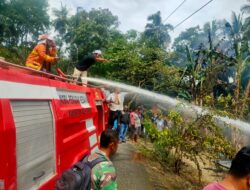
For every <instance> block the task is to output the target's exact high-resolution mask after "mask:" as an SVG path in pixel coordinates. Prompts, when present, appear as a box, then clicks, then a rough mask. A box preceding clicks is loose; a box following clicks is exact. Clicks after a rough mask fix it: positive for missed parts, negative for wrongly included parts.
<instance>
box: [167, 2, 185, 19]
mask: <svg viewBox="0 0 250 190" xmlns="http://www.w3.org/2000/svg"><path fill="white" fill-rule="evenodd" d="M186 1H187V0H184V1H182V3H181V4H180V5H179V6H178V7H177V8H176V9H175V10H174V11H173V12H172V13H170V14H169V15H168V16H167V18H165V20H164V21H163V22H162V23H164V22H166V21H167V20H168V19H169V17H171V16H172V15H173V14H174V13H175V12H176V11H177V10H178V9H179V8H180V7H181V6H182V5H183V4H184V3H185V2H186Z"/></svg>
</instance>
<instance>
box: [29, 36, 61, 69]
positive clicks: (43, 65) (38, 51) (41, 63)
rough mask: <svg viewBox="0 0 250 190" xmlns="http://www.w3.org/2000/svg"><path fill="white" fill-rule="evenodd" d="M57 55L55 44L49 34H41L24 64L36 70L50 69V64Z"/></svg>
mask: <svg viewBox="0 0 250 190" xmlns="http://www.w3.org/2000/svg"><path fill="white" fill-rule="evenodd" d="M58 59H59V58H58V57H57V49H56V44H55V42H54V40H53V38H51V37H50V36H49V35H47V34H43V35H40V36H39V37H38V43H37V45H36V46H35V48H34V49H33V50H32V52H31V53H30V54H29V56H28V58H27V60H26V66H27V67H30V68H32V69H35V70H38V71H45V72H50V71H51V64H52V63H55V62H56V61H57V60H58Z"/></svg>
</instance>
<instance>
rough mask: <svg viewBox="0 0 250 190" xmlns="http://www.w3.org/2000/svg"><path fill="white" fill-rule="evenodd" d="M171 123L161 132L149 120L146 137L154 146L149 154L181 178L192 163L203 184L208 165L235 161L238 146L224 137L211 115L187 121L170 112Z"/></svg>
mask: <svg viewBox="0 0 250 190" xmlns="http://www.w3.org/2000/svg"><path fill="white" fill-rule="evenodd" d="M168 122H169V123H171V124H170V125H168V127H167V128H165V129H164V130H162V131H158V130H157V128H156V126H155V124H153V123H152V122H151V121H150V119H146V121H145V128H146V131H147V136H148V137H149V139H150V140H151V142H152V143H153V147H154V148H153V149H152V150H151V151H150V150H149V151H146V152H149V153H147V154H148V156H152V157H154V158H155V159H157V160H158V161H159V162H160V163H161V164H162V166H164V167H165V168H166V169H169V168H170V169H172V171H173V172H174V173H176V174H178V175H180V174H181V172H182V170H183V169H184V167H185V165H186V164H187V161H189V162H192V163H193V164H194V165H195V166H196V171H197V176H198V181H199V182H201V177H202V168H203V167H204V165H205V164H208V162H209V161H210V164H211V163H212V161H214V160H216V159H221V158H222V155H223V158H224V159H225V158H232V156H233V155H234V154H235V149H234V148H233V147H235V146H233V145H232V144H231V143H229V141H227V140H226V139H225V138H224V137H223V135H222V132H221V129H220V128H219V127H218V126H216V124H215V123H214V122H213V117H212V116H211V115H203V116H198V117H197V118H196V119H195V120H194V121H187V120H185V119H184V118H182V117H181V116H180V114H179V113H177V112H174V111H170V112H169V114H168ZM145 148H146V149H147V147H145Z"/></svg>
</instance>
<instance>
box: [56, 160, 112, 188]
mask: <svg viewBox="0 0 250 190" xmlns="http://www.w3.org/2000/svg"><path fill="white" fill-rule="evenodd" d="M104 161H107V159H105V158H104V157H99V158H97V159H95V160H93V161H92V162H89V161H88V156H86V157H85V158H84V159H83V160H81V161H79V162H77V163H76V164H75V165H74V166H72V167H71V168H70V169H68V170H66V171H65V172H63V174H62V176H61V177H60V178H59V179H58V180H57V182H56V187H55V189H56V190H90V189H91V169H92V168H93V167H94V166H95V165H96V164H98V163H100V162H104Z"/></svg>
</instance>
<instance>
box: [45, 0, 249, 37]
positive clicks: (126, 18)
mask: <svg viewBox="0 0 250 190" xmlns="http://www.w3.org/2000/svg"><path fill="white" fill-rule="evenodd" d="M182 1H183V0H70V1H68V0H49V3H50V5H51V6H52V7H60V2H62V3H63V4H64V5H65V4H66V5H67V7H68V8H69V9H70V11H71V12H75V10H76V8H77V7H83V8H84V9H86V10H90V9H91V8H99V7H101V8H108V9H109V10H110V11H111V12H112V13H113V14H114V15H117V16H118V17H119V21H120V26H119V29H120V30H121V31H123V32H125V31H127V30H129V29H136V30H138V31H143V30H144V27H145V25H146V23H147V17H148V16H149V15H151V14H153V13H156V12H157V11H161V14H162V18H163V20H164V19H165V18H166V17H167V16H168V15H169V14H170V13H171V12H172V11H173V10H174V9H175V8H176V7H177V6H178V5H179V4H180V3H181V2H182ZM206 2H208V0H187V1H186V2H185V3H184V4H183V6H182V7H181V8H180V9H179V10H178V11H177V12H176V13H175V14H173V15H172V16H171V17H170V18H169V19H168V21H167V22H168V23H170V24H172V25H174V26H175V25H176V24H178V23H179V22H181V21H182V20H183V19H185V18H186V17H187V16H189V15H190V14H191V13H193V12H194V11H196V10H197V9H198V8H200V7H201V6H202V5H204V4H205V3H206ZM246 3H247V1H246V0H214V1H212V2H211V3H210V4H209V5H208V6H206V7H205V8H204V9H202V10H201V11H199V12H198V13H197V14H196V15H194V16H192V17H191V18H190V19H189V20H187V21H186V22H185V23H183V24H182V25H180V26H179V27H178V28H177V29H176V30H175V31H174V32H172V33H171V35H172V37H176V36H177V35H178V34H179V33H180V32H181V31H183V30H185V29H186V28H189V27H192V26H196V25H198V24H199V25H203V24H204V23H205V22H208V21H212V20H213V19H224V18H225V19H228V20H229V19H230V16H231V13H232V11H236V12H238V13H239V12H240V7H241V6H242V5H243V4H246Z"/></svg>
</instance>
